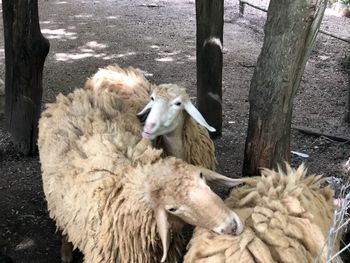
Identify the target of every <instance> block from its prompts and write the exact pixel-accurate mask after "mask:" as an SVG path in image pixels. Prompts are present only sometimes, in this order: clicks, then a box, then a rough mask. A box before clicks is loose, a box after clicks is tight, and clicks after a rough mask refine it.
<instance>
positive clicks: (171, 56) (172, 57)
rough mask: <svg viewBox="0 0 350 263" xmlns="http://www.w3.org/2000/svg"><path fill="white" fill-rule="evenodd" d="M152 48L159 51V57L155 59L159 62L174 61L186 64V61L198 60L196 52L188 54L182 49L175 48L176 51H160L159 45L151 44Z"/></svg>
mask: <svg viewBox="0 0 350 263" xmlns="http://www.w3.org/2000/svg"><path fill="white" fill-rule="evenodd" d="M150 48H151V49H153V50H154V51H156V50H157V51H158V53H157V56H158V57H157V58H155V59H154V60H155V61H157V62H164V63H169V62H173V63H176V64H185V63H186V62H195V61H196V55H195V54H188V53H187V52H186V53H187V54H186V53H184V52H183V51H181V50H174V51H169V50H165V51H160V49H161V48H160V47H159V46H158V45H151V46H150Z"/></svg>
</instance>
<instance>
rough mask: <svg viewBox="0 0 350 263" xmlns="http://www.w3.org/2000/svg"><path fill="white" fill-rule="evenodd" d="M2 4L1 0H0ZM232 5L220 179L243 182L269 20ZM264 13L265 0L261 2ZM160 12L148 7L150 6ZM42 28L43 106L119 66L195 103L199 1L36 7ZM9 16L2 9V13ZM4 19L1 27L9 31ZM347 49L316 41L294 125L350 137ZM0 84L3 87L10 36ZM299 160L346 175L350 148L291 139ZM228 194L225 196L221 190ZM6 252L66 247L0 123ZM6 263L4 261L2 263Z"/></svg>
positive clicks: (44, 252)
mask: <svg viewBox="0 0 350 263" xmlns="http://www.w3.org/2000/svg"><path fill="white" fill-rule="evenodd" d="M0 2H1V0H0ZM237 2H238V1H225V25H224V32H225V33H224V70H223V98H224V118H223V119H224V122H223V136H222V137H221V138H220V139H217V140H216V141H215V144H216V147H217V156H218V160H219V171H221V172H222V173H224V174H226V175H229V176H239V175H240V174H241V168H242V161H243V151H244V142H245V135H246V129H247V122H248V109H249V105H248V91H249V84H250V80H251V77H252V74H253V71H254V65H255V63H256V60H257V57H258V55H259V52H260V48H261V46H262V42H263V37H264V32H263V25H264V23H265V19H266V14H265V13H263V12H261V11H257V10H254V9H252V8H249V7H247V8H246V14H245V16H244V18H239V17H238V5H237ZM254 2H255V3H257V4H259V5H261V6H266V1H259V0H256V1H254ZM151 3H152V4H154V5H149V4H151ZM39 6H40V7H39V9H40V21H41V29H42V32H43V33H44V35H45V36H46V37H47V38H48V39H49V40H50V44H51V48H50V53H49V55H48V57H47V60H46V63H45V69H44V83H43V85H44V96H43V100H44V102H50V101H53V100H54V98H55V96H56V95H57V94H58V93H59V92H62V93H65V94H67V93H68V92H70V91H72V90H73V89H74V88H75V87H80V86H82V85H83V83H84V81H85V79H86V78H87V77H88V76H89V75H91V74H93V73H94V72H95V71H96V70H97V69H98V68H99V67H104V66H106V65H108V64H114V63H117V64H119V65H121V66H129V65H132V66H134V67H139V68H141V69H143V70H144V71H145V73H146V75H147V77H148V79H149V80H150V81H152V82H154V83H165V82H167V83H169V82H172V83H177V84H179V85H182V86H185V87H187V88H188V91H189V93H190V94H191V95H192V96H193V97H194V101H195V94H196V92H195V86H196V74H195V73H196V61H195V32H196V31H195V6H194V0H172V1H165V0H160V1H156V0H155V1H142V0H135V1H128V0H119V1H115V0H113V1H112V0H100V1H93V0H86V1H83V0H66V1H63V0H62V1H58V0H49V1H48V0H39ZM1 13H2V11H1ZM2 27H3V25H2V21H1V22H0V28H1V30H2V29H3V28H2ZM322 29H323V30H326V31H329V32H331V33H333V34H336V35H339V36H342V37H347V38H350V19H347V18H341V17H335V16H325V18H324V22H323V24H322ZM349 51H350V45H349V44H347V43H345V42H342V41H339V40H335V39H333V38H330V37H328V36H325V35H319V36H318V38H317V41H316V45H315V47H314V50H313V52H312V54H311V57H310V59H309V62H308V63H307V65H306V70H305V74H304V77H303V80H302V83H301V86H300V89H299V92H298V94H297V96H296V98H295V109H294V114H293V125H302V126H308V127H311V128H317V129H319V130H321V131H324V132H327V133H331V134H340V135H346V136H350V135H349V134H350V132H349V131H350V128H349V126H348V124H345V123H344V121H343V117H344V112H345V107H346V96H347V88H348V85H349V84H348V81H349V75H348V74H349V73H348V72H347V71H346V70H345V69H344V67H343V66H342V61H343V60H344V57H345V56H346V55H349V54H350V52H349ZM0 78H2V79H4V49H3V35H1V36H0ZM291 148H292V150H294V151H300V152H303V153H307V154H308V155H309V156H310V157H309V158H301V157H298V156H295V155H293V156H292V162H293V164H294V165H297V164H299V163H301V162H303V161H304V162H306V164H307V165H308V166H309V171H310V172H312V173H322V174H324V175H326V176H338V177H339V176H342V175H343V171H342V168H341V165H342V163H343V162H344V161H346V160H347V159H348V157H349V156H350V146H349V144H348V143H338V142H335V141H331V140H329V139H327V138H325V137H314V136H307V135H303V134H301V133H299V132H297V131H294V130H293V131H292V142H291ZM221 194H222V195H225V192H221ZM0 249H1V251H2V253H4V254H7V255H9V256H10V257H11V258H13V260H14V262H16V263H17V262H18V263H20V262H23V263H24V262H26V263H27V262H28V263H29V262H33V263H34V262H35V263H41V262H43V263H44V262H45V263H47V262H60V259H59V240H58V236H57V235H56V234H55V225H54V223H53V222H52V221H51V220H50V219H49V217H48V214H47V211H46V203H45V201H44V196H43V193H42V185H41V175H40V164H39V162H38V158H37V157H23V156H21V155H19V154H18V153H16V151H15V150H14V148H13V145H12V143H11V140H10V136H9V134H8V133H7V132H6V131H5V129H4V119H3V115H0ZM0 262H1V259H0Z"/></svg>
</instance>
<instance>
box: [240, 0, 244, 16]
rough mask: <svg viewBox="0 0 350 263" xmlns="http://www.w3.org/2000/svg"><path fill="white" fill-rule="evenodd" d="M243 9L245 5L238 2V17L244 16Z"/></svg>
mask: <svg viewBox="0 0 350 263" xmlns="http://www.w3.org/2000/svg"><path fill="white" fill-rule="evenodd" d="M244 7H245V3H244V2H243V1H241V0H239V16H240V17H242V16H243V15H244Z"/></svg>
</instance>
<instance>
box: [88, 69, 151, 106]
mask: <svg viewBox="0 0 350 263" xmlns="http://www.w3.org/2000/svg"><path fill="white" fill-rule="evenodd" d="M85 88H86V89H91V90H94V91H95V92H96V93H100V92H104V91H109V92H111V91H113V92H114V93H116V94H118V96H119V97H120V98H122V99H124V100H131V101H133V104H134V106H136V112H138V111H140V110H141V109H142V107H143V106H144V105H146V104H147V101H148V100H149V95H150V93H151V90H152V89H153V86H152V85H151V84H150V83H149V82H148V80H147V79H146V78H145V76H144V75H143V73H142V72H141V70H139V69H135V68H133V67H128V68H125V69H123V68H120V67H118V66H111V65H110V66H107V67H106V68H101V69H99V70H98V71H97V72H96V73H95V74H94V75H93V76H91V77H90V78H89V79H88V80H87V81H86V82H85Z"/></svg>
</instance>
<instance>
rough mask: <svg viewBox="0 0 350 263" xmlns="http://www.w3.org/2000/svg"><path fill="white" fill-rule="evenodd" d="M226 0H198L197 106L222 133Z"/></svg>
mask: <svg viewBox="0 0 350 263" xmlns="http://www.w3.org/2000/svg"><path fill="white" fill-rule="evenodd" d="M223 16H224V1H223V0H215V1H212V0H196V19H197V106H198V109H199V111H200V112H201V113H202V114H203V116H204V118H205V119H206V120H207V122H208V123H209V124H210V125H211V126H213V127H214V128H215V129H216V132H214V133H211V137H212V138H213V137H217V136H220V135H221V127H222V45H223V27H224V18H223Z"/></svg>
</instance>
